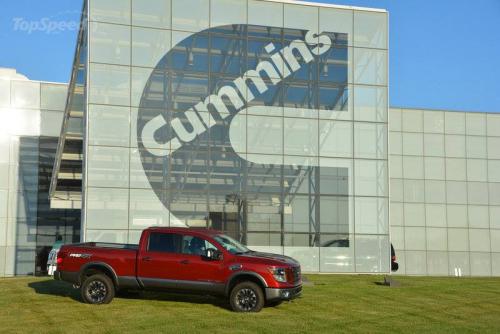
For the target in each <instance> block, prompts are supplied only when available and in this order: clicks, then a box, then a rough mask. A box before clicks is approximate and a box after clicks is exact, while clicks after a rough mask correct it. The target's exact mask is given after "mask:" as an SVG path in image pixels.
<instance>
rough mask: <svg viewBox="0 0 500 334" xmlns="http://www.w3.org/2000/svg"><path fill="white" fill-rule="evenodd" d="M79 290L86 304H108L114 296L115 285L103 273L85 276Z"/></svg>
mask: <svg viewBox="0 0 500 334" xmlns="http://www.w3.org/2000/svg"><path fill="white" fill-rule="evenodd" d="M80 290H81V293H82V299H83V301H84V302H86V303H88V304H108V303H110V302H111V301H112V300H113V298H114V296H115V286H114V285H113V282H112V281H111V279H110V278H109V277H108V276H106V275H105V274H95V275H92V276H89V277H87V278H86V279H85V280H84V281H83V284H82V286H81V288H80Z"/></svg>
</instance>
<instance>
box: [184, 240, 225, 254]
mask: <svg viewBox="0 0 500 334" xmlns="http://www.w3.org/2000/svg"><path fill="white" fill-rule="evenodd" d="M207 249H215V250H216V249H217V247H215V246H214V245H212V244H211V243H210V242H208V241H207V240H205V239H201V238H198V237H194V236H192V235H184V236H183V237H182V253H184V254H191V255H205V254H206V251H207Z"/></svg>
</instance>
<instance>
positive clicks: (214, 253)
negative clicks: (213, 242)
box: [205, 248, 222, 260]
mask: <svg viewBox="0 0 500 334" xmlns="http://www.w3.org/2000/svg"><path fill="white" fill-rule="evenodd" d="M205 257H206V258H207V259H210V260H220V259H221V257H222V253H221V251H220V250H218V249H213V248H209V249H207V250H206V252H205Z"/></svg>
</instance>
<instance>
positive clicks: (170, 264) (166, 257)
mask: <svg viewBox="0 0 500 334" xmlns="http://www.w3.org/2000/svg"><path fill="white" fill-rule="evenodd" d="M143 242H144V243H146V244H145V245H142V246H141V249H140V250H139V255H138V258H137V277H138V279H139V281H140V282H141V283H142V284H143V285H144V287H146V288H176V287H177V285H176V282H177V281H178V280H179V279H181V278H182V277H183V271H184V266H185V265H183V264H182V263H181V262H182V261H183V260H184V257H185V255H184V254H182V252H181V250H182V246H181V245H182V235H181V234H176V233H163V232H160V231H158V232H151V233H150V234H149V238H148V239H147V240H143Z"/></svg>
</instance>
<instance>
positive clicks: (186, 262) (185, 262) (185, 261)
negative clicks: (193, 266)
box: [180, 260, 189, 264]
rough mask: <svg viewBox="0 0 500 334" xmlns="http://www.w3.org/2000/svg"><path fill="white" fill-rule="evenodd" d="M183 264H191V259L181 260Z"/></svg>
mask: <svg viewBox="0 0 500 334" xmlns="http://www.w3.org/2000/svg"><path fill="white" fill-rule="evenodd" d="M180 263H181V264H189V260H182V261H180Z"/></svg>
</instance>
